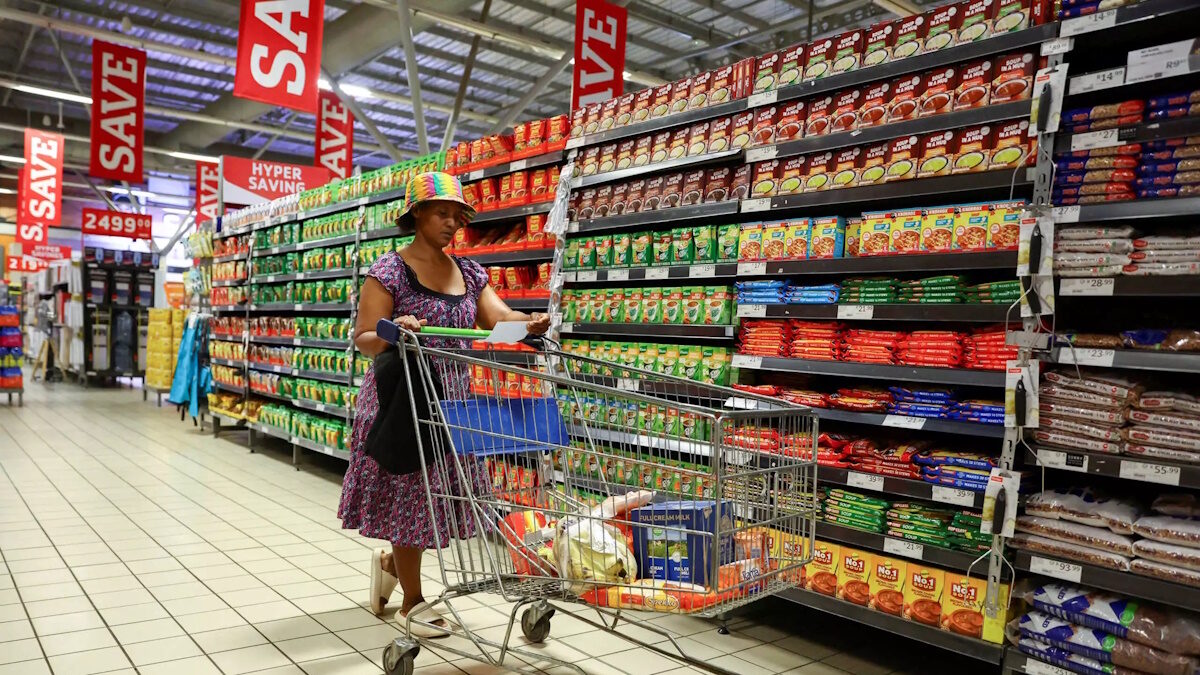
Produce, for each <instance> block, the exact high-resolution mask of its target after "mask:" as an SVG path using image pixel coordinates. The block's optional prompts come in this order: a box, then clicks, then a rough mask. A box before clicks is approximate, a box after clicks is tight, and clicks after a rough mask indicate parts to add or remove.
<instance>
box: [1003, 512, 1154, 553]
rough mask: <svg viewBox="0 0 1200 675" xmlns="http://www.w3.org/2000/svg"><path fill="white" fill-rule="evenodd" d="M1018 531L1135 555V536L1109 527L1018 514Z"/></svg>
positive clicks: (1101, 549)
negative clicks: (1116, 531)
mask: <svg viewBox="0 0 1200 675" xmlns="http://www.w3.org/2000/svg"><path fill="white" fill-rule="evenodd" d="M1017 531H1018V532H1028V533H1030V534H1036V535H1039V536H1042V537H1048V538H1050V539H1054V540H1057V541H1062V542H1068V543H1073V544H1079V545H1081V546H1086V547H1088V548H1092V549H1096V550H1099V551H1105V552H1108V553H1115V554H1117V555H1122V556H1132V555H1133V541H1134V540H1133V538H1131V537H1128V536H1125V535H1120V534H1116V533H1114V532H1111V531H1109V530H1108V529H1107V528H1100V527H1092V526H1090V525H1080V524H1079V523H1068V522H1064V521H1061V520H1053V519H1050V518H1039V517H1037V516H1018V517H1017Z"/></svg>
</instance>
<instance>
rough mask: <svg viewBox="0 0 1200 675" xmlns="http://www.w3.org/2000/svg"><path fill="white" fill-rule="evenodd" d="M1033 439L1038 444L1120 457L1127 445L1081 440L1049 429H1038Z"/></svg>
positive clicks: (1088, 439) (1092, 439) (1087, 439)
mask: <svg viewBox="0 0 1200 675" xmlns="http://www.w3.org/2000/svg"><path fill="white" fill-rule="evenodd" d="M1033 437H1034V439H1036V440H1037V442H1038V443H1042V444H1045V445H1054V446H1058V447H1060V448H1067V449H1069V450H1084V451H1088V450H1090V451H1092V452H1104V453H1108V454H1110V455H1119V454H1121V452H1122V451H1124V449H1125V444H1124V443H1121V442H1118V443H1110V442H1108V441H1101V440H1097V439H1094V438H1079V437H1078V436H1075V435H1072V434H1064V433H1062V432H1061V431H1051V430H1049V429H1038V430H1037V431H1035V432H1034V433H1033Z"/></svg>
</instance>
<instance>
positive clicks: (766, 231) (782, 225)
mask: <svg viewBox="0 0 1200 675" xmlns="http://www.w3.org/2000/svg"><path fill="white" fill-rule="evenodd" d="M787 233H788V224H787V221H779V222H776V223H764V224H763V230H762V250H763V253H762V258H763V259H764V260H783V259H784V258H787V257H789V256H788V249H787Z"/></svg>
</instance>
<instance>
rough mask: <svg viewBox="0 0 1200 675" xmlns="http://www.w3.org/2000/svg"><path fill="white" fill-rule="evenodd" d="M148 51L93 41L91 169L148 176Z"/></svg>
mask: <svg viewBox="0 0 1200 675" xmlns="http://www.w3.org/2000/svg"><path fill="white" fill-rule="evenodd" d="M145 105H146V52H144V51H142V50H140V49H132V48H130V47H122V46H121V45H114V44H109V43H107V42H100V41H99V40H96V41H94V42H92V143H91V146H92V152H91V161H90V162H89V164H88V173H89V174H91V175H92V176H95V177H97V178H107V179H109V180H126V181H131V182H134V183H140V182H142V178H143V171H142V150H143V148H144V146H145V141H144V136H143V129H144V127H145Z"/></svg>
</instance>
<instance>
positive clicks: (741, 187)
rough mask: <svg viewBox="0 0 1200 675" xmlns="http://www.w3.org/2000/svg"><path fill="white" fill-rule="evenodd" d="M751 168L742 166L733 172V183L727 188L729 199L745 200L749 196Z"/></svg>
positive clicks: (746, 165)
mask: <svg viewBox="0 0 1200 675" xmlns="http://www.w3.org/2000/svg"><path fill="white" fill-rule="evenodd" d="M751 170H752V167H751V166H750V165H749V164H742V165H741V166H739V167H738V168H736V169H734V171H733V181H732V182H731V183H730V187H729V198H730V199H738V200H740V199H746V198H747V197H748V196H749V195H750V173H751Z"/></svg>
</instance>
